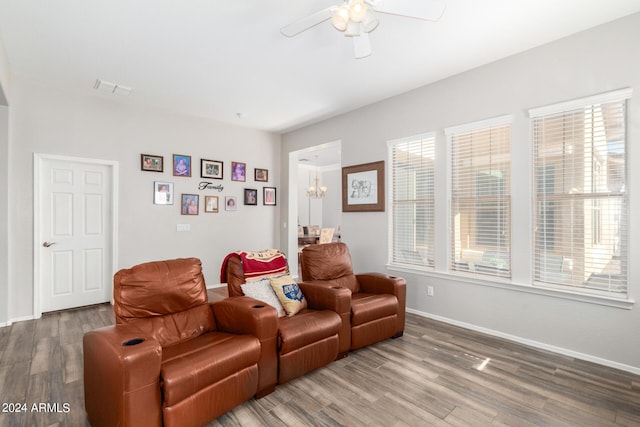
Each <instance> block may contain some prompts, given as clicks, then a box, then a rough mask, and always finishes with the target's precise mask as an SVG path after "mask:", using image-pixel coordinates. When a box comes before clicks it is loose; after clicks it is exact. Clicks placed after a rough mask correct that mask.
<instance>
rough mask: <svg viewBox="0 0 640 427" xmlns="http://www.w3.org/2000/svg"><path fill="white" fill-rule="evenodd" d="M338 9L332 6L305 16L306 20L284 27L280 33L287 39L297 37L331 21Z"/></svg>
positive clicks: (302, 19)
mask: <svg viewBox="0 0 640 427" xmlns="http://www.w3.org/2000/svg"><path fill="white" fill-rule="evenodd" d="M336 9H337V6H331V7H328V8H326V9H323V10H319V11H318V12H316V13H313V14H311V15H309V16H305V17H304V18H300V19H298V20H296V21H293V22H292V23H291V24H289V25H285V26H284V27H282V28H280V32H281V33H282V35H284V36H287V37H293V36H296V35H298V34H300V33H301V32H303V31H306V30H308V29H309V28H311V27H315V26H316V25H318V24H320V23H322V22H324V21H327V20H329V19H331V16H332V15H333V12H334V10H336Z"/></svg>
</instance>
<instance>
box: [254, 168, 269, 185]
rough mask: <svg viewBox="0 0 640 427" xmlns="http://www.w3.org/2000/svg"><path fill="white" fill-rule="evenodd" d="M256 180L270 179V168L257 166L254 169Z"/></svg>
mask: <svg viewBox="0 0 640 427" xmlns="http://www.w3.org/2000/svg"><path fill="white" fill-rule="evenodd" d="M254 174H255V177H254V180H256V181H260V182H267V181H269V170H268V169H258V168H255V169H254Z"/></svg>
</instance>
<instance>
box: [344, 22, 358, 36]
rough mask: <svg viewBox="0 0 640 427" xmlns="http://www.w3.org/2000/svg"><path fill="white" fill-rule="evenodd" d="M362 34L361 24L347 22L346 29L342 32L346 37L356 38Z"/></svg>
mask: <svg viewBox="0 0 640 427" xmlns="http://www.w3.org/2000/svg"><path fill="white" fill-rule="evenodd" d="M360 34H362V23H360V22H354V21H349V23H348V24H347V29H346V30H345V32H344V35H345V36H346V37H357V36H359V35H360Z"/></svg>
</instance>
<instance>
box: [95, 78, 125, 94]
mask: <svg viewBox="0 0 640 427" xmlns="http://www.w3.org/2000/svg"><path fill="white" fill-rule="evenodd" d="M93 88H94V89H95V90H97V91H98V92H105V93H113V94H115V95H122V96H128V95H129V94H130V93H131V91H132V90H133V89H131V88H130V87H127V86H122V85H119V84H117V83H112V82H108V81H106V80H100V79H97V80H96V82H95V84H94V85H93Z"/></svg>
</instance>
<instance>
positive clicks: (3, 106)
mask: <svg viewBox="0 0 640 427" xmlns="http://www.w3.org/2000/svg"><path fill="white" fill-rule="evenodd" d="M10 78H11V76H10V73H9V63H8V61H7V56H6V52H5V50H4V44H3V43H2V40H0V159H1V160H0V326H1V325H6V324H7V322H8V321H9V242H8V241H9V231H8V230H9V224H8V223H7V215H8V210H9V201H8V192H9V182H8V177H9V168H8V164H9V107H8V105H9V103H8V100H9V90H10V84H11V83H10Z"/></svg>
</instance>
